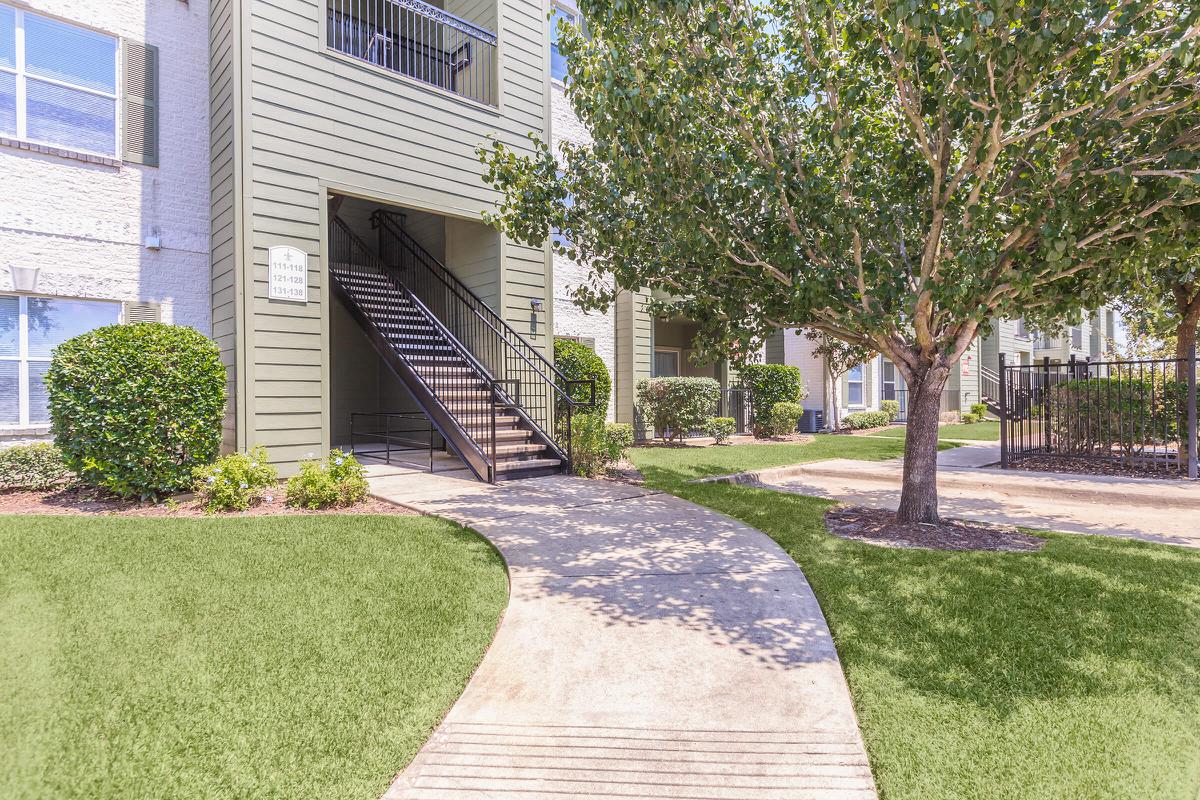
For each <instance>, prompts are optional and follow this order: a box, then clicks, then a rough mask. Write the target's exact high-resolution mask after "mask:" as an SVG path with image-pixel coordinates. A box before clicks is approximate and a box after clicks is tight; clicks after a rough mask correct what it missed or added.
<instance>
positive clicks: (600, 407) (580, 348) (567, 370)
mask: <svg viewBox="0 0 1200 800" xmlns="http://www.w3.org/2000/svg"><path fill="white" fill-rule="evenodd" d="M554 366H555V367H557V368H558V371H559V372H561V373H562V374H563V375H564V376H566V377H567V379H568V380H572V381H586V380H591V379H592V378H595V379H596V406H595V408H594V409H593V412H598V413H599V414H600V417H601V418H604V417H605V416H606V415H607V414H608V397H609V395H610V394H611V393H612V377H611V376H610V375H609V374H608V367H606V366H605V365H604V359H602V358H600V356H598V355H596V351H595V350H593V349H592V348H590V347H588V346H587V345H586V344H583V343H582V342H573V341H571V340H570V339H555V340H554ZM570 395H571V397H572V398H574V399H575V400H578V401H580V402H587V401H588V399H589V397H590V395H591V392H590V391H589V389H588V387H585V386H576V387H574V388H572V389H571V391H570ZM560 405H565V403H560ZM559 411H560V413H565V409H563V408H560V409H559Z"/></svg>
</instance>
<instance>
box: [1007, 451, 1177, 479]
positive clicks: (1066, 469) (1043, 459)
mask: <svg viewBox="0 0 1200 800" xmlns="http://www.w3.org/2000/svg"><path fill="white" fill-rule="evenodd" d="M1010 463H1011V464H1012V467H1013V469H1024V470H1032V471H1033V472H1062V473H1066V474H1073V475H1112V476H1117V477H1124V478H1158V479H1159V480H1162V479H1164V478H1167V479H1172V478H1173V479H1179V478H1182V477H1183V476H1182V475H1181V474H1180V473H1179V471H1178V470H1176V469H1175V468H1174V467H1173V466H1169V465H1166V464H1149V463H1132V464H1130V463H1127V462H1124V461H1118V460H1116V459H1112V460H1109V459H1090V458H1064V457H1062V456H1020V457H1018V458H1014V459H1012V461H1011V462H1010Z"/></svg>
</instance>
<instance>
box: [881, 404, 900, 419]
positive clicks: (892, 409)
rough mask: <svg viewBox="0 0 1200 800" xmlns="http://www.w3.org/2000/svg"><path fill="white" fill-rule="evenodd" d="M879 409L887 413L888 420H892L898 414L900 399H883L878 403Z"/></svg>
mask: <svg viewBox="0 0 1200 800" xmlns="http://www.w3.org/2000/svg"><path fill="white" fill-rule="evenodd" d="M879 410H880V411H882V412H883V413H885V414H887V415H888V422H893V421H895V419H896V417H898V416H900V401H899V400H883V401H881V402H880V403H879Z"/></svg>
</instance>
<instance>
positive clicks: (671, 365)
mask: <svg viewBox="0 0 1200 800" xmlns="http://www.w3.org/2000/svg"><path fill="white" fill-rule="evenodd" d="M654 377H656V378H678V377H679V351H678V350H665V349H660V348H656V349H655V350H654Z"/></svg>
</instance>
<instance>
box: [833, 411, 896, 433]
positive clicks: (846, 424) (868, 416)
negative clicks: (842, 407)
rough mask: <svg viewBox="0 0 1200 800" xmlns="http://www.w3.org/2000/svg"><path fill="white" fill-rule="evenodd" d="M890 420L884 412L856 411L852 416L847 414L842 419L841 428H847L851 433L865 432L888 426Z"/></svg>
mask: <svg viewBox="0 0 1200 800" xmlns="http://www.w3.org/2000/svg"><path fill="white" fill-rule="evenodd" d="M891 422H892V418H891V417H890V416H888V413H887V412H886V411H856V412H854V413H853V414H847V415H846V416H844V417H842V427H843V428H849V429H850V430H852V431H861V430H866V429H867V428H882V427H884V426H885V425H890V424H891Z"/></svg>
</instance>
